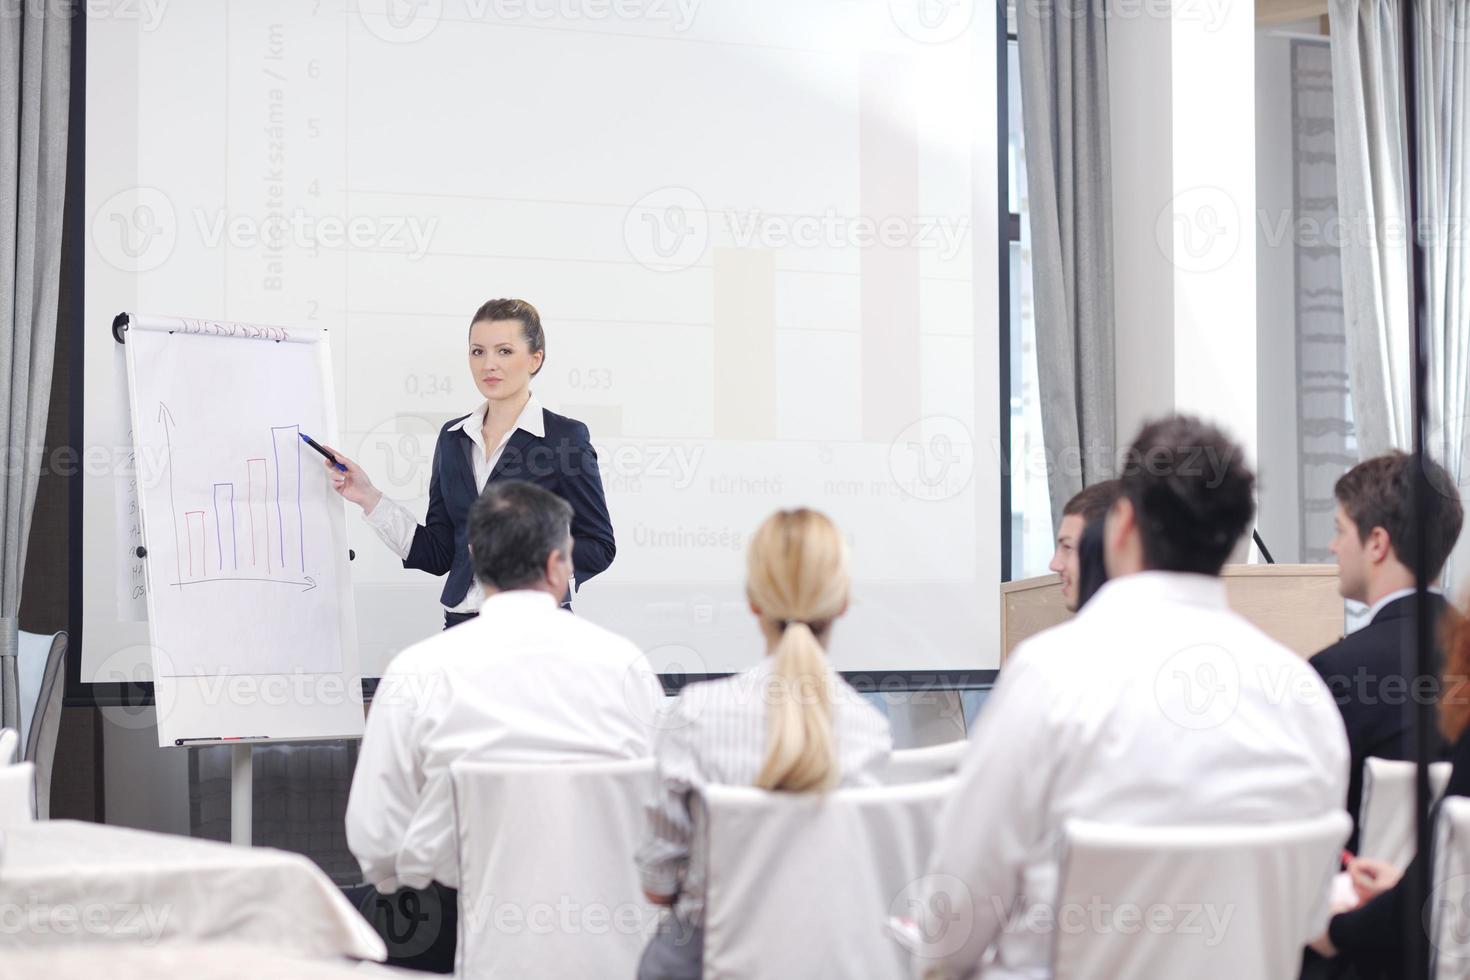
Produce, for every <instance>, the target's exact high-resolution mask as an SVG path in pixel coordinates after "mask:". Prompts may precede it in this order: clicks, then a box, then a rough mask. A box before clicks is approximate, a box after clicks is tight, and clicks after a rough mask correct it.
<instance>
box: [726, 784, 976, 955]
mask: <svg viewBox="0 0 1470 980" xmlns="http://www.w3.org/2000/svg"><path fill="white" fill-rule="evenodd" d="M953 786H954V780H952V779H943V780H934V781H931V782H927V783H909V784H905V785H901V786H882V787H872V788H866V787H865V788H861V789H842V790H837V791H835V792H833V793H830V794H828V795H826V796H825V797H823V796H820V795H817V794H791V793H769V792H765V791H763V790H758V789H754V788H751V787H748V786H708V787H705V788H704V790H703V791H702V792H703V800H704V805H705V806H706V807H707V812H708V821H707V824H706V826H707V832H708V846H709V867H708V874H707V881H706V890H705V912H704V975H705V977H707V978H709V980H715V978H719V980H725V978H760V980H764V978H768V977H802V978H803V980H824V978H829V980H867V978H872V980H879V978H882V980H889V978H893V977H906V976H908V975H909V956H908V953H907V952H906V951H905V950H904V949H903V948H902V947H900V946H899V945H898V944H897V943H895V942H894V941H893V940H892V939H890V938H888V936H887V934H886V932H885V925H886V921H887V918H888V916H889V915H891V914H899V915H903V914H911V913H912V909H911V908H910V907H909V899H910V897H911V896H914V895H916V894H917V891H918V888H919V885H920V879H921V878H922V876H923V874H924V871H925V866H926V864H927V863H928V860H929V856H930V853H931V852H932V850H933V847H934V822H935V817H936V815H937V814H938V811H939V808H940V805H941V804H942V802H943V800H944V798H945V796H947V795H948V794H949V792H950V791H951V789H952V788H953Z"/></svg>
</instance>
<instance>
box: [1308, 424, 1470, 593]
mask: <svg viewBox="0 0 1470 980" xmlns="http://www.w3.org/2000/svg"><path fill="white" fill-rule="evenodd" d="M1424 466H1425V474H1426V475H1427V476H1428V477H1429V485H1430V493H1429V496H1428V499H1427V501H1426V503H1427V504H1428V509H1427V510H1426V512H1425V514H1424V530H1425V540H1426V542H1427V544H1428V549H1427V551H1426V553H1425V556H1424V557H1425V559H1426V561H1427V563H1428V570H1429V581H1430V582H1433V581H1435V580H1436V579H1438V578H1439V573H1440V572H1442V571H1443V570H1444V563H1445V561H1446V560H1447V559H1448V558H1449V556H1450V552H1451V551H1452V550H1453V549H1454V547H1455V541H1456V540H1457V539H1458V538H1459V536H1460V525H1461V523H1462V522H1463V521H1464V513H1463V511H1462V509H1461V507H1460V495H1459V492H1458V490H1457V489H1456V488H1455V481H1454V480H1453V479H1452V478H1451V477H1450V475H1449V473H1447V472H1445V469H1444V467H1442V466H1440V465H1439V464H1438V463H1436V462H1434V461H1433V460H1430V459H1426V460H1425V461H1424ZM1332 492H1333V494H1334V495H1335V496H1336V497H1337V513H1336V515H1335V516H1334V517H1333V522H1332V523H1333V527H1334V529H1335V531H1336V534H1335V535H1334V537H1333V538H1332V544H1331V545H1330V546H1329V547H1330V548H1331V550H1332V553H1333V554H1334V555H1336V556H1337V588H1338V591H1339V592H1341V593H1342V596H1343V598H1344V599H1352V600H1353V601H1355V602H1362V603H1368V604H1370V605H1371V604H1372V603H1374V602H1377V601H1378V600H1379V599H1380V598H1382V597H1383V596H1386V595H1388V594H1389V593H1390V592H1396V591H1398V590H1399V589H1408V588H1413V586H1414V557H1415V552H1414V530H1413V522H1412V520H1411V516H1412V514H1413V509H1414V457H1412V456H1410V455H1408V454H1406V453H1402V452H1398V451H1394V452H1391V453H1387V454H1385V455H1383V456H1375V457H1374V458H1372V459H1367V460H1364V461H1363V462H1361V463H1359V464H1358V465H1357V466H1354V467H1353V468H1352V469H1350V470H1348V471H1347V472H1346V473H1344V474H1343V475H1342V477H1341V479H1339V480H1338V481H1337V485H1336V486H1334V487H1333V488H1332Z"/></svg>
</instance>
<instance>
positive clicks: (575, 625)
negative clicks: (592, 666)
mask: <svg viewBox="0 0 1470 980" xmlns="http://www.w3.org/2000/svg"><path fill="white" fill-rule="evenodd" d="M557 615H558V617H560V618H559V620H558V622H560V623H561V627H562V629H564V630H566V631H567V633H568V634H569V635H571V636H572V637H574V638H579V639H580V640H581V641H582V642H583V643H584V644H585V645H584V646H581V647H579V648H578V649H579V650H581V651H585V652H586V653H587V654H588V655H589V656H599V657H611V658H613V659H615V660H619V661H628V660H642V659H643V651H642V650H640V649H638V644H636V643H634V642H633V641H632V640H630V639H628V638H627V637H626V636H624V635H622V634H621V633H615V632H613V631H612V630H610V629H608V628H607V627H606V626H599V625H597V624H596V623H594V622H592V621H591V620H588V619H586V618H585V617H582V616H578V615H576V614H574V613H570V612H567V611H565V610H562V611H560V612H558V613H557Z"/></svg>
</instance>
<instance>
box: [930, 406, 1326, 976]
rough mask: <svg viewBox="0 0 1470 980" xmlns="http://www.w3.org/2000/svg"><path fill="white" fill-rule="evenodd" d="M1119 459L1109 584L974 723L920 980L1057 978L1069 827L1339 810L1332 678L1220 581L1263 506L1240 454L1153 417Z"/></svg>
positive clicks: (1194, 427)
mask: <svg viewBox="0 0 1470 980" xmlns="http://www.w3.org/2000/svg"><path fill="white" fill-rule="evenodd" d="M1124 462H1125V465H1124V472H1123V476H1122V487H1121V496H1119V498H1118V500H1117V501H1116V502H1115V503H1114V504H1113V506H1112V509H1111V510H1110V511H1109V512H1108V516H1107V523H1106V524H1105V531H1104V551H1105V558H1106V562H1107V571H1108V575H1109V581H1108V583H1107V584H1106V585H1104V586H1103V587H1102V588H1101V589H1100V590H1099V591H1098V593H1097V594H1096V595H1095V596H1094V597H1093V598H1092V600H1091V601H1089V602H1088V603H1087V604H1086V605H1085V606H1084V607H1083V608H1082V610H1081V611H1080V612H1079V613H1078V614H1077V616H1076V618H1075V619H1073V620H1071V621H1070V622H1067V623H1065V624H1063V625H1061V626H1058V627H1056V628H1055V629H1051V630H1047V631H1046V632H1044V633H1041V634H1038V635H1037V636H1035V637H1032V638H1031V639H1030V640H1028V641H1027V642H1025V643H1023V644H1022V645H1021V646H1020V647H1018V648H1017V650H1016V652H1015V653H1014V654H1013V655H1012V656H1011V658H1010V660H1009V661H1008V662H1007V663H1006V665H1005V669H1004V670H1002V671H1001V675H1000V680H999V683H998V684H997V685H996V688H995V690H994V692H993V693H992V694H991V696H990V698H989V700H988V701H987V702H986V704H985V707H984V709H983V710H982V711H981V713H980V717H979V720H978V724H977V727H976V731H975V733H974V735H973V737H972V742H973V746H972V748H971V751H970V753H969V756H968V758H967V759H966V761H965V763H964V765H963V766H962V767H961V769H960V773H959V777H958V785H957V787H956V789H955V792H954V794H953V795H952V796H951V798H950V800H949V801H948V803H947V804H946V806H945V809H944V811H943V813H942V815H941V817H940V821H939V832H938V837H937V839H938V842H939V843H938V848H937V853H936V855H935V857H934V859H933V861H932V863H931V870H932V871H933V872H934V874H933V876H932V877H931V879H930V881H931V882H932V883H933V891H934V892H935V894H931V895H930V896H929V901H927V902H926V903H925V904H926V908H927V909H928V910H929V912H930V917H929V919H928V920H927V921H926V922H924V923H923V935H924V936H925V937H926V940H927V941H928V942H927V943H926V945H924V946H923V948H922V949H921V950H919V951H918V962H917V967H918V970H919V972H920V973H921V974H922V975H923V976H925V977H965V976H971V975H974V974H975V973H976V972H977V971H978V972H979V975H980V976H982V977H984V978H985V980H997V978H1013V980H1019V978H1023V977H1024V978H1026V980H1038V978H1047V977H1050V976H1051V975H1052V962H1051V957H1052V953H1053V950H1054V949H1055V939H1056V936H1055V935H1054V934H1053V933H1054V929H1055V928H1056V926H1055V924H1056V923H1064V922H1066V921H1068V918H1067V916H1065V915H1064V914H1063V913H1065V912H1066V911H1068V910H1059V909H1056V908H1054V906H1055V903H1056V900H1057V894H1058V886H1059V864H1058V862H1059V858H1060V856H1061V853H1060V852H1061V846H1062V842H1063V826H1064V824H1065V822H1066V821H1067V820H1068V819H1070V818H1083V819H1088V820H1094V821H1100V822H1104V823H1111V824H1123V825H1132V826H1153V825H1166V824H1216V823H1268V822H1276V821H1285V820H1299V819H1308V818H1314V817H1319V816H1322V815H1324V814H1327V813H1329V812H1331V811H1335V810H1341V809H1342V805H1343V797H1344V793H1345V790H1346V786H1347V758H1348V751H1347V738H1346V736H1345V734H1344V732H1343V726H1342V719H1341V718H1340V717H1339V716H1338V712H1337V707H1336V705H1334V704H1333V702H1332V699H1331V696H1330V695H1329V693H1328V692H1327V689H1326V687H1325V686H1324V685H1323V684H1322V682H1321V680H1320V679H1319V678H1318V677H1317V674H1316V672H1315V671H1313V670H1312V668H1311V667H1309V666H1308V665H1307V664H1306V663H1305V662H1304V661H1303V660H1302V659H1301V658H1300V657H1299V656H1297V655H1296V654H1294V653H1292V652H1291V651H1290V650H1288V649H1286V648H1285V647H1284V646H1282V645H1281V644H1279V643H1277V642H1275V641H1274V640H1272V639H1270V638H1269V637H1267V636H1266V635H1265V634H1264V633H1262V632H1260V631H1259V630H1258V629H1256V628H1255V627H1254V626H1252V625H1251V624H1250V623H1248V622H1246V620H1245V619H1243V618H1242V617H1240V616H1239V615H1237V614H1236V613H1234V612H1232V611H1231V610H1230V609H1229V608H1228V607H1227V606H1226V603H1225V587H1224V583H1223V582H1222V581H1221V580H1220V578H1219V574H1220V570H1221V568H1222V567H1223V565H1224V563H1225V561H1226V559H1227V558H1228V557H1229V555H1230V553H1231V551H1232V550H1233V549H1234V548H1235V546H1236V544H1237V543H1238V542H1239V541H1240V539H1241V537H1242V536H1243V535H1244V533H1245V531H1246V530H1247V528H1249V526H1250V522H1251V518H1252V516H1253V515H1254V511H1255V506H1254V503H1253V490H1254V485H1255V477H1254V475H1253V474H1252V473H1251V471H1250V470H1249V469H1248V468H1247V467H1246V465H1245V463H1244V460H1243V458H1242V452H1241V450H1240V449H1239V447H1237V446H1236V445H1235V444H1234V443H1232V442H1231V441H1230V440H1229V439H1228V438H1226V437H1225V436H1224V435H1223V434H1222V433H1221V432H1220V431H1219V430H1218V429H1216V428H1214V427H1213V426H1210V425H1206V424H1203V423H1201V422H1199V421H1197V420H1195V419H1190V418H1183V417H1174V418H1168V419H1164V420H1163V421H1160V422H1156V423H1153V424H1151V425H1148V426H1146V427H1145V428H1144V430H1143V432H1142V433H1141V434H1140V435H1139V437H1138V439H1137V440H1136V441H1135V442H1134V444H1133V446H1132V447H1131V448H1130V450H1129V452H1128V455H1127V457H1126V459H1125V461H1124ZM1283 692H1284V693H1283ZM1303 692H1306V695H1307V696H1303ZM1333 856H1334V855H1332V854H1325V855H1323V861H1324V867H1325V866H1326V865H1327V864H1329V863H1330V862H1331V859H1332V858H1333ZM1323 884H1324V886H1325V885H1326V881H1325V880H1324V882H1323ZM941 893H942V894H941ZM1326 898H1327V896H1326V893H1325V890H1324V893H1323V896H1322V901H1321V903H1320V905H1321V908H1320V916H1318V918H1320V920H1321V921H1318V922H1311V923H1305V922H1304V923H1298V924H1297V925H1298V926H1300V932H1301V935H1300V939H1301V941H1302V942H1303V943H1306V942H1307V941H1309V940H1310V939H1311V938H1312V937H1314V936H1316V935H1318V934H1319V933H1320V932H1321V931H1322V928H1323V927H1324V926H1325V924H1326V916H1327V913H1328V902H1327V901H1326ZM940 912H943V913H945V914H943V915H939V914H936V913H940ZM1048 913H1049V914H1048ZM1303 917H1304V918H1306V914H1305V912H1304V913H1303ZM1047 923H1051V924H1052V927H1051V928H1048V927H1047V926H1046V924H1047ZM1106 925H1107V924H1106V923H1105V924H1104V926H1106ZM1217 925H1221V927H1222V928H1223V927H1224V924H1218V923H1217ZM1114 926H1115V927H1117V928H1120V929H1121V928H1125V927H1126V923H1123V922H1121V921H1120V922H1118V923H1114Z"/></svg>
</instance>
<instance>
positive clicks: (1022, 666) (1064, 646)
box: [1003, 615, 1098, 674]
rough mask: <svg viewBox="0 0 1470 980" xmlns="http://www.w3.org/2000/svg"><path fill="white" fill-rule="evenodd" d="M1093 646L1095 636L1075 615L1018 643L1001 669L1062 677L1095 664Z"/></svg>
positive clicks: (1096, 636) (1079, 617)
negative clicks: (1059, 675) (1083, 666)
mask: <svg viewBox="0 0 1470 980" xmlns="http://www.w3.org/2000/svg"><path fill="white" fill-rule="evenodd" d="M1097 644H1098V634H1097V633H1096V632H1095V631H1091V630H1089V628H1088V620H1087V619H1084V618H1082V616H1080V615H1079V616H1076V617H1073V618H1072V619H1069V620H1067V621H1066V622H1065V623H1060V624H1058V625H1056V626H1053V627H1051V628H1050V629H1044V630H1042V631H1041V632H1040V633H1036V634H1034V635H1032V636H1028V637H1027V638H1026V639H1024V640H1022V641H1021V642H1020V643H1019V644H1017V646H1016V648H1015V649H1014V650H1012V651H1011V653H1010V655H1009V656H1008V657H1006V660H1005V664H1004V665H1003V666H1004V669H1005V670H1007V671H1010V672H1011V673H1012V674H1020V673H1028V674H1029V673H1032V672H1036V673H1041V674H1066V673H1068V672H1070V671H1073V670H1076V669H1077V668H1078V667H1080V666H1082V665H1086V664H1090V663H1094V662H1096V661H1097V659H1098V658H1097V656H1096V652H1097Z"/></svg>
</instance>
